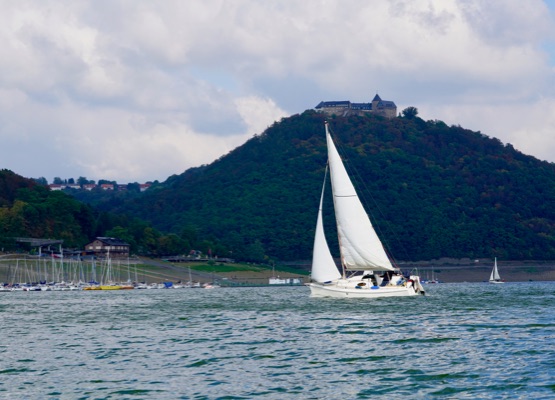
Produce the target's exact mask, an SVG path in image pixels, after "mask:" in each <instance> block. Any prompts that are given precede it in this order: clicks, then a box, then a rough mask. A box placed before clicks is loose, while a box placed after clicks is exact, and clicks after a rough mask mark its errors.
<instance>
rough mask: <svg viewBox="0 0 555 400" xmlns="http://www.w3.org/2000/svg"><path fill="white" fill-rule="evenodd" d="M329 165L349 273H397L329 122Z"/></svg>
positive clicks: (340, 238) (341, 248)
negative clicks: (331, 131)
mask: <svg viewBox="0 0 555 400" xmlns="http://www.w3.org/2000/svg"><path fill="white" fill-rule="evenodd" d="M326 141H327V146H328V162H329V168H330V178H331V183H332V192H333V204H334V209H335V218H336V223H337V233H338V237H339V248H340V252H341V259H342V263H343V266H344V268H345V269H347V270H359V271H360V270H377V271H393V270H394V268H393V266H392V265H391V261H390V260H389V258H388V257H387V254H386V253H385V250H384V248H383V245H382V243H381V241H380V239H379V238H378V235H377V234H376V231H375V230H374V228H373V226H372V223H371V222H370V219H369V218H368V215H367V214H366V211H365V210H364V207H363V206H362V203H361V202H360V200H359V198H358V195H357V193H356V191H355V188H354V186H353V184H352V182H351V179H350V178H349V175H348V174H347V171H346V169H345V166H344V165H343V162H342V161H341V157H340V156H339V153H338V152H337V149H336V147H335V144H334V143H333V140H332V138H331V135H330V133H329V130H328V124H327V123H326Z"/></svg>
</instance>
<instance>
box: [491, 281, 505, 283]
mask: <svg viewBox="0 0 555 400" xmlns="http://www.w3.org/2000/svg"><path fill="white" fill-rule="evenodd" d="M489 283H505V282H503V281H489Z"/></svg>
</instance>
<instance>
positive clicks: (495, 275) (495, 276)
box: [489, 257, 505, 283]
mask: <svg viewBox="0 0 555 400" xmlns="http://www.w3.org/2000/svg"><path fill="white" fill-rule="evenodd" d="M489 283H505V281H503V280H501V277H500V276H499V271H498V270H497V257H495V261H494V262H493V270H492V271H491V275H490V276H489Z"/></svg>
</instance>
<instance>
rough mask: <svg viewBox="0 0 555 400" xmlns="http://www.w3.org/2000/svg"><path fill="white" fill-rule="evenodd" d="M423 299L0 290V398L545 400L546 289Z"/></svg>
mask: <svg viewBox="0 0 555 400" xmlns="http://www.w3.org/2000/svg"><path fill="white" fill-rule="evenodd" d="M426 289H427V290H428V296H426V297H413V298H389V299H378V300H364V299H344V300H343V299H315V298H310V297H309V290H308V288H305V287H258V288H220V289H213V290H204V289H171V290H125V291H104V292H103V291H82V292H17V293H16V292H12V293H0V316H1V321H2V322H1V323H2V328H1V329H2V330H1V334H0V338H1V339H0V398H10V399H11V398H16V397H18V398H25V399H46V398H53V399H106V398H110V399H179V398H181V399H252V398H268V399H365V398H381V399H401V398H403V399H406V398H409V399H430V398H438V399H553V398H555V378H554V377H555V282H527V283H507V284H504V285H491V284H486V283H480V284H478V283H472V284H439V285H428V286H427V287H426Z"/></svg>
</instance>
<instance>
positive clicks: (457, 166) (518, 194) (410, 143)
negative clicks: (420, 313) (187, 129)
mask: <svg viewBox="0 0 555 400" xmlns="http://www.w3.org/2000/svg"><path fill="white" fill-rule="evenodd" d="M413 114H414V115H412V117H411V118H394V119H385V118H381V117H375V116H371V115H369V116H351V117H333V118H332V119H331V120H330V127H331V130H332V132H333V134H334V137H335V139H336V141H337V143H338V146H339V149H340V152H341V153H342V156H343V157H344V158H345V161H346V164H347V167H348V169H351V170H352V174H353V176H354V179H355V186H357V188H358V191H359V195H360V196H361V197H362V198H364V199H366V200H367V210H369V212H370V214H371V218H372V220H373V222H374V225H375V227H376V228H377V230H378V233H379V234H380V236H381V237H382V238H383V240H384V242H385V243H386V247H387V248H388V250H389V251H390V253H391V254H393V255H395V256H396V258H398V259H402V260H419V259H433V258H438V257H443V256H448V257H485V256H498V257H504V258H512V259H525V258H536V259H546V258H547V259H551V258H555V240H554V238H555V237H554V234H555V209H554V207H553V206H554V204H555V168H554V165H553V164H551V163H547V162H543V161H539V160H537V159H535V158H533V157H530V156H526V155H524V154H522V153H520V152H518V151H516V150H515V149H514V148H513V147H512V146H510V145H506V146H504V145H503V144H502V143H501V142H500V141H499V140H498V139H495V138H489V137H487V136H485V135H483V134H481V133H479V132H472V131H469V130H465V129H463V128H461V127H458V126H452V127H448V126H447V125H446V124H445V123H444V122H442V121H427V122H426V121H423V120H422V119H420V118H418V117H417V116H416V113H413ZM323 122H324V116H323V115H321V114H317V113H315V112H312V111H307V112H305V113H303V114H302V115H295V116H292V117H290V118H287V119H283V120H282V121H281V122H279V123H276V124H274V125H273V126H272V127H270V128H268V129H267V130H266V131H265V132H264V133H263V134H261V135H259V136H256V137H254V138H252V139H250V140H249V141H247V142H246V143H245V144H244V145H242V146H240V147H238V148H237V149H235V150H233V151H232V152H230V153H229V154H227V155H226V156H223V157H221V158H220V159H219V160H217V161H215V162H214V163H212V164H210V165H205V166H202V167H199V168H193V169H190V170H188V171H186V172H185V173H183V174H181V175H174V176H171V177H170V178H168V180H167V181H166V182H164V183H161V184H158V185H156V186H155V187H152V188H151V189H150V190H148V191H146V192H145V193H143V194H142V195H141V196H136V198H134V199H133V200H132V201H130V202H128V201H123V200H122V202H121V203H119V204H114V209H113V210H116V211H118V212H129V213H131V214H132V215H135V216H137V217H141V218H144V219H145V220H148V221H150V222H151V223H152V224H153V225H154V226H155V227H157V228H158V229H160V230H161V231H166V232H175V233H176V234H182V233H183V230H184V229H185V228H186V227H188V228H187V229H189V230H190V229H191V227H194V232H195V233H196V235H197V239H195V241H196V243H200V242H202V241H203V240H208V241H209V242H210V243H211V244H212V246H214V247H213V249H214V248H215V247H217V248H218V249H219V250H218V251H219V255H220V256H221V257H224V256H229V255H233V257H234V258H238V259H245V260H251V261H260V258H261V254H263V255H264V258H265V259H267V258H268V257H272V258H275V259H280V260H293V259H309V258H310V257H311V251H312V250H311V249H312V241H313V232H314V225H315V220H316V212H317V205H318V201H319V196H320V190H321V185H322V180H323V176H324V167H325V163H326V147H325V137H324V127H323ZM325 214H326V217H327V218H326V221H327V223H326V229H327V232H328V240H329V241H330V243H333V238H334V234H335V232H334V229H335V228H334V226H333V223H331V222H330V221H331V215H332V210H331V203H330V202H328V203H326V206H325ZM198 240H200V242H199V241H198ZM188 243H189V244H191V241H189V242H188ZM332 247H333V246H332Z"/></svg>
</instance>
